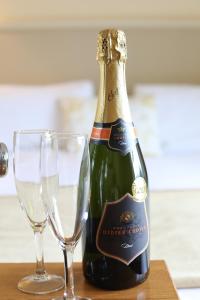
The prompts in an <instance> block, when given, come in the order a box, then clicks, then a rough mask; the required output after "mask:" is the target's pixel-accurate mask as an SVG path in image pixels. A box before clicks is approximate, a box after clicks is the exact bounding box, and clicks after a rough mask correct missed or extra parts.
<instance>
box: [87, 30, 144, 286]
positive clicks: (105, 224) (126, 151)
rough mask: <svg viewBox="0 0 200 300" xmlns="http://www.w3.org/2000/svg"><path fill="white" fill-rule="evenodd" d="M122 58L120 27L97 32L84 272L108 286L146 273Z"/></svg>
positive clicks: (138, 160) (137, 155) (140, 191)
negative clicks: (97, 69) (97, 77)
mask: <svg viewBox="0 0 200 300" xmlns="http://www.w3.org/2000/svg"><path fill="white" fill-rule="evenodd" d="M126 59H127V47H126V37H125V34H124V32H123V31H120V30H115V29H108V30H103V31H101V32H100V33H99V35H98V47H97V60H98V62H99V65H100V87H99V97H98V105H97V110H96V117H95V122H94V127H93V129H92V134H91V138H90V157H91V195H90V204H89V216H88V220H87V223H86V228H85V231H84V234H83V272H84V276H85V277H86V279H88V280H89V282H91V283H92V284H94V285H96V286H98V287H101V288H104V289H111V290H115V289H124V288H129V287H132V286H134V285H137V284H139V283H141V282H143V281H144V280H145V279H146V278H147V276H148V273H149V202H148V178H147V171H146V167H145V163H144V159H143V156H142V153H141V149H140V146H139V143H138V139H137V137H136V134H135V129H134V126H133V123H132V120H131V115H130V110H129V103H128V96H127V91H126V79H125V62H126Z"/></svg>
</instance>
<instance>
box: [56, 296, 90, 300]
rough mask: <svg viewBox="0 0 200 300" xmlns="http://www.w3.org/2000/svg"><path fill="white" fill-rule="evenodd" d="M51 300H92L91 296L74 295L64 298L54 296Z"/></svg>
mask: <svg viewBox="0 0 200 300" xmlns="http://www.w3.org/2000/svg"><path fill="white" fill-rule="evenodd" d="M52 300H92V299H91V298H87V297H80V296H75V297H74V298H68V297H67V298H66V297H64V296H63V297H56V298H53V299H52Z"/></svg>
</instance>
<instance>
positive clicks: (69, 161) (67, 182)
mask: <svg viewBox="0 0 200 300" xmlns="http://www.w3.org/2000/svg"><path fill="white" fill-rule="evenodd" d="M41 169H42V172H41V173H42V176H43V188H42V193H43V197H42V199H43V203H44V207H45V209H46V211H47V213H48V216H49V224H50V227H51V229H52V232H53V233H54V235H55V237H56V238H57V240H58V241H59V245H60V248H61V250H62V251H63V254H64V270H65V291H64V295H63V297H61V298H56V300H63V299H64V300H78V299H79V300H86V299H87V300H89V298H83V297H79V296H75V295H74V276H73V269H72V264H73V252H74V249H75V247H76V244H77V242H78V240H79V238H80V236H81V233H82V229H83V226H84V225H85V223H86V220H87V217H88V199H89V186H90V159H89V147H88V140H87V137H86V136H84V135H79V134H67V133H59V132H58V133H47V134H46V136H45V137H44V139H43V142H42V149H41ZM67 278H68V282H67Z"/></svg>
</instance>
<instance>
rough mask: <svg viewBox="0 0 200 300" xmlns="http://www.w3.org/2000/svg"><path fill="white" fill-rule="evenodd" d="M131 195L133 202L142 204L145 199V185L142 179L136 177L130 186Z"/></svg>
mask: <svg viewBox="0 0 200 300" xmlns="http://www.w3.org/2000/svg"><path fill="white" fill-rule="evenodd" d="M132 193H133V197H134V198H135V200H137V201H138V202H142V201H144V200H145V199H146V197H147V184H146V181H145V180H144V178H143V177H137V178H136V179H135V180H134V182H133V184H132Z"/></svg>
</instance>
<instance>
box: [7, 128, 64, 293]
mask: <svg viewBox="0 0 200 300" xmlns="http://www.w3.org/2000/svg"><path fill="white" fill-rule="evenodd" d="M43 134H44V131H33V130H26V131H16V132H14V164H13V165H14V175H15V184H16V189H17V194H18V198H19V201H20V204H21V207H22V209H23V210H24V212H25V214H26V217H27V219H28V221H29V223H30V225H31V227H32V229H33V232H34V240H35V249H36V259H37V262H36V270H35V273H34V274H33V275H29V276H26V277H24V278H23V279H21V280H20V281H19V283H18V289H19V290H21V291H23V292H25V293H30V294H46V293H50V292H54V291H57V290H60V289H61V288H63V286H64V280H63V278H62V277H61V276H57V275H50V274H47V272H46V270H45V266H44V259H43V244H42V236H43V231H44V228H45V226H46V224H47V214H46V212H45V210H44V207H43V205H42V200H41V187H42V182H41V173H40V170H41V169H40V161H41V160H40V158H41V156H40V153H41V152H40V150H41V141H42V135H43Z"/></svg>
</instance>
